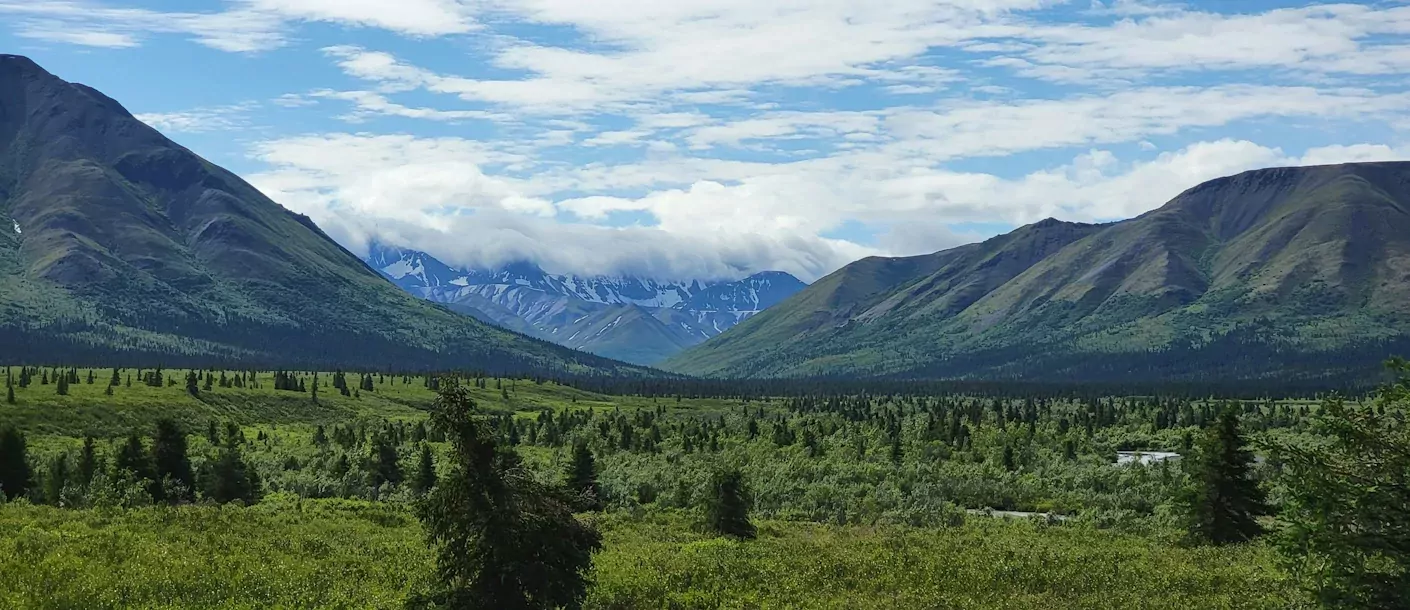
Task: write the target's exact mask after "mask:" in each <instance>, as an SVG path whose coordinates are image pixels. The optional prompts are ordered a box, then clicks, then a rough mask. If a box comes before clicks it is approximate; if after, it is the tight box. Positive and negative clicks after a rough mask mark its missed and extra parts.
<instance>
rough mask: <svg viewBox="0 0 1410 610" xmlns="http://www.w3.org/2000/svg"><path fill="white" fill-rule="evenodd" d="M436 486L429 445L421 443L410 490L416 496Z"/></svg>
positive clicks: (433, 459)
mask: <svg viewBox="0 0 1410 610" xmlns="http://www.w3.org/2000/svg"><path fill="white" fill-rule="evenodd" d="M435 486H436V460H435V457H434V456H432V455H431V445H429V444H427V443H421V452H420V456H419V457H418V458H417V463H416V477H415V478H413V479H412V488H413V489H414V490H416V493H418V494H425V493H426V492H428V491H431V488H433V487H435Z"/></svg>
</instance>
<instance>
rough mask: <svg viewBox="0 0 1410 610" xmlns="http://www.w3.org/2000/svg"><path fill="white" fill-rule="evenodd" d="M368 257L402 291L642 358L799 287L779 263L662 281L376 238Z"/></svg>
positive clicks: (704, 335) (679, 345) (653, 358)
mask: <svg viewBox="0 0 1410 610" xmlns="http://www.w3.org/2000/svg"><path fill="white" fill-rule="evenodd" d="M364 260H366V262H367V264H368V265H370V266H371V267H373V268H374V269H377V270H379V271H380V272H381V273H382V274H383V275H385V276H387V278H389V279H391V280H392V281H393V282H394V283H396V284H397V285H398V286H401V287H402V288H403V289H405V290H406V291H408V292H410V293H412V294H415V295H417V296H420V297H422V298H425V299H429V300H431V301H435V302H438V303H443V304H446V305H447V306H449V307H450V308H452V309H455V310H457V311H461V312H464V313H466V314H469V315H471V316H474V317H476V318H478V319H480V320H484V321H487V322H491V323H494V324H498V325H500V326H503V327H505V328H509V329H512V330H515V331H519V332H522V333H525V334H528V335H531V336H535V337H539V338H542V339H545V340H548V341H553V342H555V343H559V344H561V345H565V346H568V347H572V348H574V349H579V350H583V351H588V352H592V353H595V354H599V355H602V356H606V357H610V358H615V359H618V360H623V361H626V362H635V363H640V364H652V363H655V362H660V361H661V360H663V359H665V358H667V357H669V356H671V355H673V354H676V353H678V352H680V351H681V350H683V349H685V348H687V347H690V346H692V345H695V344H697V343H700V342H701V341H705V340H706V339H709V338H710V337H714V336H715V335H718V334H720V333H721V332H724V331H725V330H727V329H729V328H731V327H733V326H734V325H736V324H738V323H739V322H740V321H742V320H745V319H747V318H749V317H750V316H753V315H755V314H757V313H759V312H760V311H763V310H764V309H766V308H768V307H771V306H773V305H775V304H777V303H779V302H781V301H783V300H784V299H786V298H788V297H790V296H792V295H793V294H795V293H797V292H798V291H799V290H802V289H803V287H804V286H805V285H804V284H803V283H802V282H800V281H798V279H797V278H795V277H793V276H792V275H789V274H787V273H783V272H779V271H766V272H763V273H757V274H754V275H751V276H749V277H747V278H744V279H742V280H738V281H733V282H701V281H691V282H659V281H655V280H649V279H641V278H633V277H609V276H590V277H589V276H577V275H553V274H549V273H547V272H545V271H544V270H543V269H540V268H539V267H538V266H537V265H534V264H532V263H526V262H521V263H514V264H510V265H506V266H504V267H501V268H496V269H457V268H454V267H451V266H450V265H447V264H445V263H443V262H441V261H439V260H437V259H436V258H434V257H432V256H431V255H429V254H426V253H425V252H420V251H416V250H410V249H404V248H397V247H391V246H386V245H382V244H376V243H374V244H372V245H371V247H370V248H369V250H368V255H367V257H366V258H365V259H364Z"/></svg>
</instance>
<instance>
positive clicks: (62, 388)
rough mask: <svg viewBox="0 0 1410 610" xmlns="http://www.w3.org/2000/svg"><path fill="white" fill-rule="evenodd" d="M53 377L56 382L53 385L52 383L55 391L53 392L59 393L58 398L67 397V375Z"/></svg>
mask: <svg viewBox="0 0 1410 610" xmlns="http://www.w3.org/2000/svg"><path fill="white" fill-rule="evenodd" d="M54 377H55V380H56V381H55V383H54V389H55V391H57V392H58V393H59V396H68V395H69V376H68V375H64V374H60V375H55V376H54Z"/></svg>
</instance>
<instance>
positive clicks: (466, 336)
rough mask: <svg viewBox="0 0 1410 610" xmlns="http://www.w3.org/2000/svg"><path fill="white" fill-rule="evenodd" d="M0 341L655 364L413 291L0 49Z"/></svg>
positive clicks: (556, 367)
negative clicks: (506, 326)
mask: <svg viewBox="0 0 1410 610" xmlns="http://www.w3.org/2000/svg"><path fill="white" fill-rule="evenodd" d="M0 227H5V228H6V229H8V228H10V227H13V228H14V229H15V230H14V231H11V230H0V357H5V358H7V359H10V360H12V361H18V360H25V361H33V360H34V359H41V360H45V361H49V362H56V363H57V362H63V363H69V364H83V363H92V364H101V365H112V364H125V363H130V364H135V365H142V364H155V363H161V364H167V365H179V364H193V365H204V364H211V365H215V364H220V363H225V362H232V361H238V362H241V363H245V364H249V365H264V366H329V367H358V366H373V365H376V366H388V367H391V368H389V369H388V370H394V369H407V370H409V369H429V368H476V369H482V370H491V369H493V370H505V371H509V370H515V371H524V372H527V371H531V370H541V371H556V372H559V373H564V374H570V373H571V374H588V373H592V372H594V371H596V372H609V371H612V372H617V371H620V372H627V373H630V372H632V371H637V372H639V373H644V371H642V370H641V369H638V368H635V367H629V366H627V365H624V364H622V363H618V362H612V361H609V360H607V359H603V358H599V357H596V356H592V355H590V354H582V353H578V352H574V351H572V350H565V349H563V348H561V347H558V346H555V345H552V344H550V343H547V342H543V341H539V340H536V339H532V338H529V337H525V336H521V335H517V334H514V333H511V332H507V331H503V330H501V329H498V328H493V327H490V326H487V325H485V324H482V323H480V322H477V321H475V320H473V319H470V318H468V317H466V316H463V315H461V314H457V313H454V312H452V311H450V310H449V309H446V308H443V307H440V306H436V305H432V304H428V303H425V302H422V301H420V300H417V299H415V298H413V297H410V296H408V295H405V294H404V293H403V292H401V291H400V290H398V289H397V288H396V287H395V286H393V285H391V284H390V283H388V282H386V280H385V279H384V278H382V277H381V276H380V275H378V274H377V273H376V272H375V271H374V270H372V269H371V268H370V267H368V266H367V265H366V264H365V263H364V262H363V261H361V260H360V259H359V258H358V257H356V256H355V255H353V254H352V253H351V252H349V251H348V250H347V249H346V248H344V247H342V246H341V245H339V244H338V243H337V242H335V241H333V240H332V239H330V238H329V237H328V236H327V235H326V234H325V233H324V232H323V231H322V230H320V229H319V228H318V227H317V225H316V224H314V223H313V222H312V221H311V220H310V219H309V218H308V217H306V216H301V215H298V214H295V213H293V212H290V211H289V210H287V209H285V208H283V207H282V206H279V205H278V204H276V203H274V202H273V201H271V200H269V199H268V198H267V197H265V196H264V195H263V194H261V193H260V192H259V191H258V190H256V189H255V188H254V187H252V186H251V185H249V184H248V183H247V182H245V181H244V180H242V179H240V178H239V177H238V176H236V175H235V174H233V173H230V172H228V171H226V170H224V169H222V168H219V167H217V166H215V165H214V164H212V163H210V162H209V161H207V160H205V159H203V158H201V157H200V156H198V155H196V154H195V153H193V152H192V151H190V150H188V149H186V148H184V147H182V146H180V145H179V144H176V143H174V142H172V141H171V140H169V139H167V138H166V137H165V136H163V135H162V134H160V133H159V132H157V131H156V130H155V129H152V128H151V127H150V126H147V125H145V124H143V123H141V121H139V120H137V119H136V118H135V117H134V116H133V115H132V113H130V112H128V111H127V110H126V109H125V108H124V107H123V106H122V105H121V104H120V103H118V102H117V101H116V100H114V99H112V98H110V97H108V96H106V95H104V94H102V93H100V92H98V91H97V90H95V89H93V88H91V87H86V86H82V85H76V84H72V83H68V82H66V81H64V80H62V79H60V78H58V77H57V76H54V75H53V74H50V73H49V72H47V71H45V70H44V69H43V68H42V67H40V66H39V65H38V64H36V63H35V62H33V61H31V60H29V59H28V58H24V57H22V56H17V55H0Z"/></svg>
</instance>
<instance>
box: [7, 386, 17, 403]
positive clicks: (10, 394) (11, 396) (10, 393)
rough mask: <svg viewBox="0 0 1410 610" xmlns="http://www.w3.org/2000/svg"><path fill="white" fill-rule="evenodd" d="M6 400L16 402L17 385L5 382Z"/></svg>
mask: <svg viewBox="0 0 1410 610" xmlns="http://www.w3.org/2000/svg"><path fill="white" fill-rule="evenodd" d="M5 402H6V403H9V404H15V386H13V385H10V384H8V383H7V384H5Z"/></svg>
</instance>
